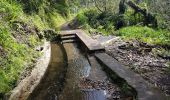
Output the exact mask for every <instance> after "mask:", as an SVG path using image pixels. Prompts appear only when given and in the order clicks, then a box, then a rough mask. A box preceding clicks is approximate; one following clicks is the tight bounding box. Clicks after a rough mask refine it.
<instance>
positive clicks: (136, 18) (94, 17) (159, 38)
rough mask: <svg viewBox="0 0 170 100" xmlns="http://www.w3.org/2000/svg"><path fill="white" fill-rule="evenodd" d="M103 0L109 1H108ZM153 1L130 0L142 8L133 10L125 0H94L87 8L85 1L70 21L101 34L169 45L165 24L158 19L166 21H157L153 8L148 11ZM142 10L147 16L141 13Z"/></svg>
mask: <svg viewBox="0 0 170 100" xmlns="http://www.w3.org/2000/svg"><path fill="white" fill-rule="evenodd" d="M107 1H108V2H110V4H112V2H111V1H112V0H107ZM153 1H154V0H151V1H150V2H149V1H147V0H145V1H137V0H132V2H133V3H134V4H135V5H136V6H137V7H139V8H140V9H142V10H143V11H141V12H137V11H136V10H135V9H134V8H132V7H131V6H130V5H128V3H127V1H126V0H116V2H115V3H116V4H117V5H110V4H107V3H105V1H100V0H95V1H94V2H95V5H93V6H94V7H93V6H91V8H90V9H89V6H88V5H90V3H89V2H88V1H87V2H86V4H88V5H86V7H87V9H86V10H83V11H82V10H81V11H80V13H79V14H78V15H77V16H76V19H75V20H76V21H75V20H74V21H73V22H74V24H73V25H74V26H76V27H81V28H83V29H85V30H88V31H90V32H91V30H92V31H97V32H101V33H103V34H104V35H108V34H114V35H119V36H122V37H123V38H124V39H137V40H139V41H141V42H146V43H150V44H154V45H160V46H163V47H166V46H168V47H169V46H170V44H169V42H170V32H169V30H168V28H167V26H166V27H163V26H165V24H164V25H163V23H162V21H164V22H167V21H168V20H167V21H166V20H165V19H162V20H160V15H159V14H157V15H158V16H156V14H155V13H156V12H155V13H153V11H155V10H153V9H152V11H151V12H149V11H150V9H149V8H150V7H151V5H152V3H153ZM119 2H120V3H119ZM155 2H156V1H155ZM96 3H97V4H96ZM153 4H155V3H153ZM112 7H113V8H115V10H110V9H112ZM122 7H123V8H122ZM103 8H106V9H103ZM109 8H110V9H109ZM118 8H119V10H118ZM166 8H167V6H166ZM166 8H165V9H166ZM162 9H163V8H162ZM145 11H146V12H145ZM165 11H166V10H165ZM145 13H146V14H147V15H145ZM151 14H153V15H151ZM164 15H165V14H164ZM166 16H169V15H166ZM155 18H157V20H156V21H158V26H157V22H156V21H155ZM158 19H159V20H158ZM161 23H162V24H161ZM75 24H76V25H75ZM156 26H157V27H156Z"/></svg>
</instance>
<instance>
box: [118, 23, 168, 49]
mask: <svg viewBox="0 0 170 100" xmlns="http://www.w3.org/2000/svg"><path fill="white" fill-rule="evenodd" d="M117 35H120V36H122V37H123V38H125V39H137V40H139V41H141V42H145V43H150V44H155V45H161V46H170V44H169V43H170V32H168V31H165V30H154V29H152V28H149V27H147V26H145V27H143V26H129V27H125V28H122V29H120V30H119V32H118V34H117Z"/></svg>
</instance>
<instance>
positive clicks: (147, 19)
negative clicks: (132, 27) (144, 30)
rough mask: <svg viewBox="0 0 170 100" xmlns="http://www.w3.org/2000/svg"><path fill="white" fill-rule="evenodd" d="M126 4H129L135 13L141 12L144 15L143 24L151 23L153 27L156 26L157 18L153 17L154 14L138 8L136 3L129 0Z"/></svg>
mask: <svg viewBox="0 0 170 100" xmlns="http://www.w3.org/2000/svg"><path fill="white" fill-rule="evenodd" d="M127 5H129V6H130V7H131V8H132V9H134V10H135V12H136V13H141V14H142V15H144V18H145V21H144V24H145V25H150V24H152V26H153V27H157V26H158V25H157V19H156V18H155V16H153V15H152V14H150V13H148V12H147V10H146V9H142V8H140V7H139V6H138V5H136V4H135V3H134V2H132V1H131V0H129V1H128V2H127Z"/></svg>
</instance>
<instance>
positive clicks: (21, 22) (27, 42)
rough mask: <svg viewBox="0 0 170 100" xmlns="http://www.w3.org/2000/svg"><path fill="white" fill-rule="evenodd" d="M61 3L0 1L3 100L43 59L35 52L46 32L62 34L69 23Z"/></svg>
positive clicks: (33, 0) (1, 95) (0, 91)
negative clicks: (20, 78) (35, 64)
mask: <svg viewBox="0 0 170 100" xmlns="http://www.w3.org/2000/svg"><path fill="white" fill-rule="evenodd" d="M58 2H60V3H58ZM58 2H53V0H49V1H47V0H20V1H18V0H0V99H3V98H4V95H5V94H6V93H8V92H9V91H11V90H12V89H13V88H14V87H15V86H16V85H17V80H18V78H19V76H20V74H21V73H22V72H23V70H24V69H25V67H29V66H31V65H32V63H33V62H35V59H37V57H38V56H40V53H39V52H38V51H36V50H35V48H36V47H37V46H38V45H40V44H42V43H43V35H44V31H46V30H49V29H50V30H51V29H52V30H54V31H55V30H59V29H60V26H61V25H62V24H64V23H65V22H66V18H67V16H68V11H66V10H67V9H66V8H67V5H66V4H65V1H64V0H59V1H58ZM56 3H57V5H55V4H56ZM51 4H52V5H51ZM61 8H62V10H63V11H61ZM46 34H47V33H46Z"/></svg>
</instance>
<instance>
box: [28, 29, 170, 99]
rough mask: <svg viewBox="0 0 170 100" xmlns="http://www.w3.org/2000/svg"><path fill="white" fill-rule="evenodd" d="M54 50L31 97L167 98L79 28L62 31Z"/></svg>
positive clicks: (52, 47) (52, 49)
mask: <svg viewBox="0 0 170 100" xmlns="http://www.w3.org/2000/svg"><path fill="white" fill-rule="evenodd" d="M75 41H79V42H75ZM73 42H74V43H73ZM51 52H52V53H51V61H50V64H49V67H48V69H47V71H46V73H45V75H44V77H43V78H42V80H41V82H40V83H39V84H38V86H37V87H36V88H35V89H34V90H33V92H32V93H31V94H30V95H29V97H28V100H136V99H137V100H168V99H167V98H166V96H164V95H163V94H162V93H161V91H160V90H158V89H157V88H152V87H151V86H149V85H148V84H147V83H146V82H144V80H143V78H141V77H140V76H139V75H137V74H135V73H134V72H132V71H130V70H129V69H126V68H125V67H124V66H123V65H121V64H119V63H118V62H117V61H115V59H113V58H111V57H110V56H108V55H107V54H105V53H104V47H102V46H101V45H100V44H99V43H98V42H97V41H95V40H93V39H91V38H90V37H88V36H87V35H85V34H84V33H83V32H82V31H80V30H78V31H77V30H76V31H75V30H74V31H63V32H61V37H60V41H57V42H52V43H51Z"/></svg>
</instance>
